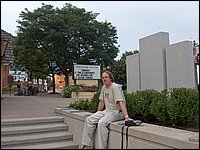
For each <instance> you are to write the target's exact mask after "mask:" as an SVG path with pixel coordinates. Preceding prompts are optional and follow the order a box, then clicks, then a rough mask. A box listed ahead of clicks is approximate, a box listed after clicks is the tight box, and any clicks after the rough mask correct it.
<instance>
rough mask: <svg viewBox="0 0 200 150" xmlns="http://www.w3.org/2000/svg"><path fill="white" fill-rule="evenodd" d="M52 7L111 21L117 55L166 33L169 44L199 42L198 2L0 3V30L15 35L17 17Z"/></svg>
mask: <svg viewBox="0 0 200 150" xmlns="http://www.w3.org/2000/svg"><path fill="white" fill-rule="evenodd" d="M42 3H45V4H51V5H53V6H54V8H56V7H59V8H60V9H61V8H62V7H63V5H64V4H65V3H71V4H72V5H73V6H76V7H78V8H85V10H86V11H87V12H89V11H92V12H94V13H100V14H99V16H98V17H97V20H98V21H103V22H105V21H106V20H107V21H108V22H111V24H112V25H113V26H115V27H116V29H117V36H118V44H119V45H120V47H119V49H120V53H119V54H118V58H120V57H121V54H122V53H124V52H125V51H134V50H139V39H141V38H143V37H146V36H149V35H151V34H155V33H157V32H161V31H163V32H168V33H169V38H170V39H169V41H170V44H173V43H177V42H180V41H184V40H191V41H193V40H196V41H197V42H199V1H1V29H3V30H5V31H6V32H8V33H11V34H12V35H14V36H16V30H17V27H16V26H17V25H18V24H17V23H16V20H19V19H20V18H19V14H20V12H21V11H24V8H28V10H29V11H32V10H34V9H37V8H39V7H41V6H42Z"/></svg>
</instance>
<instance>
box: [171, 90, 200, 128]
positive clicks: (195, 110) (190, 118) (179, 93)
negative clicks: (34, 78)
mask: <svg viewBox="0 0 200 150" xmlns="http://www.w3.org/2000/svg"><path fill="white" fill-rule="evenodd" d="M167 109H168V113H169V119H170V121H171V123H172V125H174V126H175V125H184V124H190V123H192V122H194V121H195V120H196V119H197V118H198V115H199V92H198V90H196V89H187V88H173V89H171V91H170V100H169V101H168V105H167Z"/></svg>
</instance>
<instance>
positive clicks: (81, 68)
mask: <svg viewBox="0 0 200 150" xmlns="http://www.w3.org/2000/svg"><path fill="white" fill-rule="evenodd" d="M100 78H101V77H100V66H98V65H74V79H77V80H93V79H100Z"/></svg>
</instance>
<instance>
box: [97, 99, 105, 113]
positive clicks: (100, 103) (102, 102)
mask: <svg viewBox="0 0 200 150" xmlns="http://www.w3.org/2000/svg"><path fill="white" fill-rule="evenodd" d="M103 108H104V101H103V100H99V105H98V108H97V111H101V110H103Z"/></svg>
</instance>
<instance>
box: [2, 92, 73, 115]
mask: <svg viewBox="0 0 200 150" xmlns="http://www.w3.org/2000/svg"><path fill="white" fill-rule="evenodd" d="M1 98H2V99H1V119H11V118H29V117H45V116H55V115H56V114H55V110H54V109H55V107H67V106H69V104H70V103H71V102H73V101H74V99H71V98H63V97H62V96H61V95H60V94H47V93H39V94H38V95H36V96H14V95H13V94H12V95H11V96H10V94H3V95H1Z"/></svg>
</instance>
